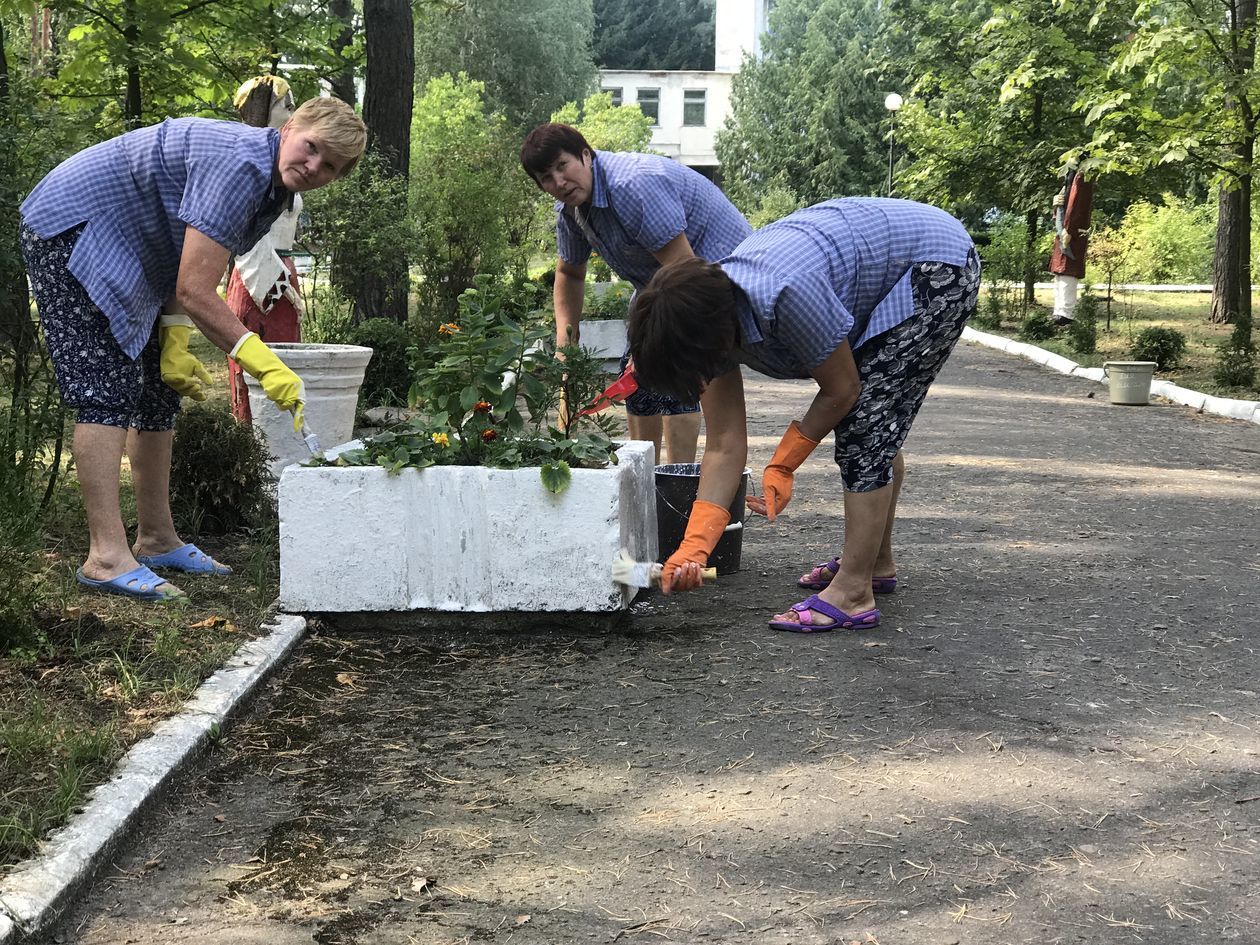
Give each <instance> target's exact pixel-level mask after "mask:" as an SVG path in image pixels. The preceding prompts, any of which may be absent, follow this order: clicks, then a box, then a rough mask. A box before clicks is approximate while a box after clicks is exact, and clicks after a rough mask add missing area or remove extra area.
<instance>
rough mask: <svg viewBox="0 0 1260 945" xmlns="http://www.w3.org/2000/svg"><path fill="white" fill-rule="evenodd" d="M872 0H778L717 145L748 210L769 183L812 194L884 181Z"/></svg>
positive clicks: (862, 189) (877, 20)
mask: <svg viewBox="0 0 1260 945" xmlns="http://www.w3.org/2000/svg"><path fill="white" fill-rule="evenodd" d="M882 23H883V4H882V3H881V2H880V0H821V2H819V0H783V2H781V3H779V4H777V5H776V6H775V7H774V9H773V11H772V12H771V15H770V30H769V32H768V34H767V35H766V36H765V37H764V39H763V56H762V58H761V59H760V60H754V59H751V58H749V59H746V60H745V61H744V66H743V69H742V70H741V71H740V73H739V75H737V76H736V77H735V81H734V87H733V89H732V93H731V114H730V117H729V118H728V119H727V123H726V126H725V127H724V128H723V129H722V130H721V131H720V132H719V133H718V137H717V152H718V159H719V161H721V164H722V172H723V177H724V179H725V181H726V185H727V188H728V189H729V191H730V192H731V195H732V198H733V199H734V200H735V202H736V203H737V204H739V205H740V206H742V207H744V208H745V209H746V210H748V209H751V208H752V207H753V206H754V205H755V204H756V202H757V200H758V198H759V197H760V196H761V195H763V194H764V193H766V192H768V191H769V190H770V189H771V188H772V187H775V186H778V187H781V188H785V189H787V190H789V191H790V192H791V193H792V194H794V195H795V197H796V198H798V199H799V200H800V201H801V202H804V203H814V202H817V201H819V200H826V199H830V198H832V197H838V196H843V195H845V194H874V193H878V192H879V191H880V189H881V186H882V184H883V181H884V159H883V153H884V146H883V144H882V142H881V128H882V127H883V126H884V123H885V113H884V105H883V102H884V91H883V90H882V83H881V81H880V79H879V77H878V76H877V75H876V74H875V72H874V70H875V66H876V63H877V60H878V58H879V57H880V55H881V52H882V46H881V42H882V40H881V26H882Z"/></svg>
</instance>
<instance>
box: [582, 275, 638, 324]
mask: <svg viewBox="0 0 1260 945" xmlns="http://www.w3.org/2000/svg"><path fill="white" fill-rule="evenodd" d="M596 285H601V286H603V285H606V286H608V288H606V289H604V288H601V289H599V290H598V291H596V288H595V286H596ZM632 295H634V286H632V285H631V284H630V283H629V282H606V283H588V284H587V286H586V302H585V304H583V306H582V318H583V319H592V320H599V319H604V320H612V319H617V318H625V317H626V313H628V312H629V311H630V296H632Z"/></svg>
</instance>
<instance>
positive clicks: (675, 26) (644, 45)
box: [594, 0, 715, 70]
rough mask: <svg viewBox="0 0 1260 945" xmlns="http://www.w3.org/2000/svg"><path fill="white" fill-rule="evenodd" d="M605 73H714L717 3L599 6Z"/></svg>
mask: <svg viewBox="0 0 1260 945" xmlns="http://www.w3.org/2000/svg"><path fill="white" fill-rule="evenodd" d="M594 13H595V62H596V63H597V64H598V65H599V67H600V68H601V69H631V70H643V69H683V70H695V69H699V70H711V69H712V68H713V39H714V18H715V7H714V0H595V3H594Z"/></svg>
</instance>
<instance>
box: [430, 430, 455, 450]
mask: <svg viewBox="0 0 1260 945" xmlns="http://www.w3.org/2000/svg"><path fill="white" fill-rule="evenodd" d="M430 439H432V440H433V442H434V443H436V444H437V445H438V446H441V447H443V448H445V447H447V446H450V445H451V438H450V437H449V436H447V435H446V434H445V433H434V434H433V435H432V436H431V437H430Z"/></svg>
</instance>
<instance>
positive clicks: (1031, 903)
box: [58, 346, 1260, 945]
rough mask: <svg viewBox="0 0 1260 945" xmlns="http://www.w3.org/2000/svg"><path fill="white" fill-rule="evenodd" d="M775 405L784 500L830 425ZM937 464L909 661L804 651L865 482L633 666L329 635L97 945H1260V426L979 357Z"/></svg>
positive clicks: (186, 817) (759, 413) (912, 582)
mask: <svg viewBox="0 0 1260 945" xmlns="http://www.w3.org/2000/svg"><path fill="white" fill-rule="evenodd" d="M749 389H750V395H749V414H750V416H751V417H752V418H753V419H752V424H751V433H752V435H753V441H752V442H753V449H754V454H753V456H752V465H753V467H754V469H758V470H759V469H760V466H761V465H762V464H764V462H765V461H766V460H767V459H768V458H769V456H770V454H771V452H772V451H773V449H774V445H775V444H776V443H777V442H778V439H779V436H780V434H781V432H782V430H783V428H784V427H785V426H786V424H787V423H788V422H789V421H790V420H791V419H793V418H794V417H796V416H798V415H799V414H800V412H801V411H803V409H804V407H805V405H806V403H807V402H808V398H809V396H810V394H809V390H808V387H807V386H806V385H804V384H800V383H795V382H783V381H769V380H765V379H755V380H753V381H752V382H751V383H750V385H749ZM907 456H908V461H909V475H908V479H907V485H906V490H905V493H904V494H903V498H902V503H901V509H902V516H901V522H900V529H899V535H898V537H899V547H900V554H899V571H900V576H901V579H902V588H901V589H900V590H899V591H898V593H897V594H896V595H895V596H893V597H892V598H891V599H887V603H886V604H884V624H883V627H881V628H880V629H878V630H876V631H871V632H865V633H861V634H823V635H818V636H796V635H789V634H777V633H774V632H772V631H770V630H768V629H766V626H765V621H766V619H767V617H768V616H769V615H770V614H772V613H773V612H775V611H777V610H781V609H782V608H783V607H785V606H786V605H787V604H789V603H791V602H793V601H795V600H797V599H799V598H800V597H801V596H804V595H803V594H798V593H797V591H796V588H795V587H794V583H795V580H796V578H797V576H798V575H799V574H800V573H801V572H802V571H804V570H806V569H807V568H808V567H809V566H810V565H812V564H814V563H816V562H817V561H820V560H823V559H824V558H826V557H829V556H830V554H832V553H834V552H835V551H837V550H838V548H837V547H836V540H837V539H838V538H839V535H838V533H837V525H838V523H837V520H836V518H835V509H836V508H837V506H838V502H839V499H838V492H837V489H836V487H835V485H834V466H833V465H832V464H831V462H830V459H829V451H828V449H827V447H826V446H824V447H823V448H822V449H820V450H818V451H817V453H816V454H815V456H814V457H812V458H811V460H810V461H809V462H808V463H807V464H806V466H805V467H803V468H802V471H801V474H800V477H799V480H798V486H797V491H796V495H795V497H794V499H793V503H792V506H791V507H790V508H789V510H788V512H787V513H786V514H785V515H784V517H783V518H781V519H780V520H779V521H778V522H776V523H775V525H774V526H770V525H768V524H767V523H765V522H764V521H758V522H753V523H750V524H749V526H748V528H747V530H746V535H745V544H744V552H743V566H744V570H743V571H742V572H741V573H740V574H738V575H734V576H731V577H728V578H723V579H721V580H720V581H719V583H718V584H716V585H714V586H712V587H709V588H706V589H704V590H702V591H700V592H696V593H692V594H688V595H684V596H682V597H679V598H672V599H670V600H668V601H667V600H664V599H662V598H660V597H659V596H657V597H653V598H650V599H648V600H647V601H645V602H643V603H642V604H640V605H638V606H637V608H636V616H635V620H634V622H633V626H632V629H631V630H630V631H628V632H627V633H623V634H612V635H604V636H596V635H576V636H575V635H574V634H573V633H572V632H566V633H555V634H549V635H548V634H531V635H523V634H522V635H487V634H483V633H479V632H478V623H477V618H476V616H475V615H468V618H467V620H466V625H465V626H464V627H462V628H461V629H460V630H459V631H458V632H454V631H453V632H449V633H444V634H432V633H430V634H421V635H399V634H396V633H392V632H391V631H390V628H389V622H388V619H387V618H382V620H381V625H380V627H379V630H378V632H376V633H371V634H355V635H349V634H345V633H339V632H338V631H337V630H336V628H333V627H324V628H322V629H321V628H316V632H315V633H314V634H313V635H312V636H311V637H310V638H309V639H308V640H307V641H305V642H304V643H303V644H302V645H301V646H300V647H299V649H298V650H297V651H296V653H295V656H294V658H293V659H292V661H291V663H290V665H289V666H288V667H287V669H286V670H284V671H283V672H282V673H281V674H280V675H279V676H277V677H276V678H275V679H274V680H273V681H272V683H271V684H270V685H269V691H268V694H267V695H266V696H265V697H264V698H263V699H262V700H261V701H260V702H259V704H258V705H257V706H256V709H255V711H254V712H253V713H252V714H251V716H250V717H249V718H248V719H247V720H246V721H245V722H244V723H242V724H241V725H239V726H237V727H235V728H234V729H232V730H231V731H230V732H229V733H228V735H227V737H226V739H225V740H224V742H223V743H222V744H221V745H220V746H219V747H218V748H217V750H216V751H215V753H214V754H213V755H212V757H211V758H210V759H209V760H208V762H207V763H206V765H205V766H204V767H203V768H202V769H201V770H200V771H199V772H198V773H197V775H196V776H195V777H193V778H190V779H189V780H188V781H187V782H186V783H185V785H184V786H183V788H182V789H181V790H180V791H179V792H178V793H176V794H175V795H173V796H172V797H171V798H170V799H169V801H168V802H167V803H166V804H165V806H164V809H163V810H162V811H161V812H160V813H159V814H157V815H155V816H154V817H152V818H151V819H150V821H149V823H148V824H147V826H146V827H145V828H144V829H143V830H142V831H141V832H140V833H139V834H137V836H136V837H135V839H134V841H133V842H132V843H131V844H130V845H129V847H128V848H127V849H126V850H125V851H124V853H123V854H122V855H121V856H120V858H119V860H118V862H117V864H116V868H115V870H114V871H112V872H111V873H108V874H107V875H106V876H105V878H103V879H102V880H101V881H100V882H98V884H97V885H96V887H95V889H94V890H93V892H92V893H91V895H90V896H89V897H88V898H87V899H86V900H85V901H84V902H83V903H82V905H81V907H80V908H79V909H78V910H77V912H76V913H75V914H74V915H73V916H71V917H70V920H69V921H68V923H67V924H66V925H65V927H64V928H63V929H62V931H61V935H60V938H59V939H58V940H59V941H64V942H83V943H94V945H101V943H122V942H135V943H157V942H161V943H163V945H169V943H177V942H198V943H211V942H225V943H226V942H232V943H242V942H267V943H269V945H270V943H288V942H295V943H296V942H310V941H312V940H315V941H318V942H323V943H369V942H370V943H394V942H397V943H404V942H416V943H434V945H436V943H455V942H474V941H503V942H506V941H509V940H510V941H512V942H518V943H539V945H542V943H548V945H567V943H592V942H614V941H615V942H633V941H648V940H666V941H676V942H705V941H713V942H727V941H755V942H758V943H784V945H786V943H796V945H814V943H817V945H823V943H829V945H830V943H844V945H848V943H851V942H860V943H876V942H882V943H884V945H889V943H914V945H947V943H963V942H965V943H968V945H988V943H993V945H997V943H1016V942H1019V943H1038V945H1046V943H1068V942H1078V943H1079V942H1088V943H1113V942H1122V941H1130V940H1132V941H1148V942H1177V943H1179V945H1195V943H1203V945H1207V943H1212V945H1217V943H1220V942H1223V941H1235V940H1236V941H1255V940H1256V939H1257V938H1260V901H1258V900H1257V897H1256V894H1255V891H1254V885H1255V884H1254V879H1255V877H1256V871H1257V868H1256V865H1255V864H1256V858H1257V854H1258V853H1260V842H1258V841H1260V832H1258V831H1257V829H1256V828H1257V819H1256V818H1257V814H1258V812H1260V786H1258V785H1260V780H1258V779H1257V774H1258V771H1257V768H1258V767H1260V761H1258V759H1260V754H1258V752H1260V734H1258V731H1260V730H1258V726H1260V718H1258V716H1260V711H1258V710H1257V692H1256V686H1257V683H1256V676H1257V673H1256V668H1257V667H1256V655H1255V651H1254V647H1253V644H1252V642H1251V640H1250V637H1249V634H1250V633H1251V632H1252V631H1254V628H1255V624H1256V622H1255V616H1254V615H1255V613H1256V612H1257V609H1258V608H1260V529H1257V528H1256V509H1257V508H1258V507H1260V461H1258V460H1257V457H1260V430H1258V429H1256V428H1255V427H1254V426H1252V425H1249V424H1243V423H1238V422H1233V421H1227V420H1222V419H1218V418H1213V417H1208V416H1200V415H1196V414H1195V413H1193V412H1192V411H1190V410H1188V409H1186V408H1181V407H1175V406H1168V405H1151V406H1148V407H1114V406H1111V405H1109V404H1107V403H1106V395H1105V391H1104V390H1100V388H1098V387H1097V385H1094V384H1090V383H1088V382H1085V381H1081V380H1079V379H1073V378H1068V377H1063V376H1060V375H1056V374H1052V373H1050V372H1046V371H1043V370H1042V369H1040V368H1037V367H1036V366H1033V365H1031V364H1028V363H1026V362H1023V361H1020V360H1018V359H1015V358H1011V357H1009V356H1006V355H1003V354H1000V353H997V352H993V351H989V350H986V349H981V348H977V347H970V346H961V347H960V348H959V349H958V351H957V352H956V353H955V354H954V356H953V358H952V359H951V361H950V363H949V364H948V365H947V367H946V370H945V372H944V373H943V375H942V377H941V379H940V380H939V382H938V384H937V386H936V387H934V388H933V391H932V394H931V396H930V398H929V401H928V403H927V405H926V406H925V408H924V410H923V413H922V415H921V416H920V418H919V420H918V422H917V424H916V427H915V430H914V432H913V434H912V435H911V439H910V442H909V444H908V446H907ZM574 566H575V567H585V566H587V565H586V563H584V562H575V564H574ZM590 567H591V569H592V580H602V579H603V576H602V575H603V569H604V567H605V565H604V563H602V562H597V563H592V564H591V565H590ZM883 600H884V599H881V603H882V602H883Z"/></svg>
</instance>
